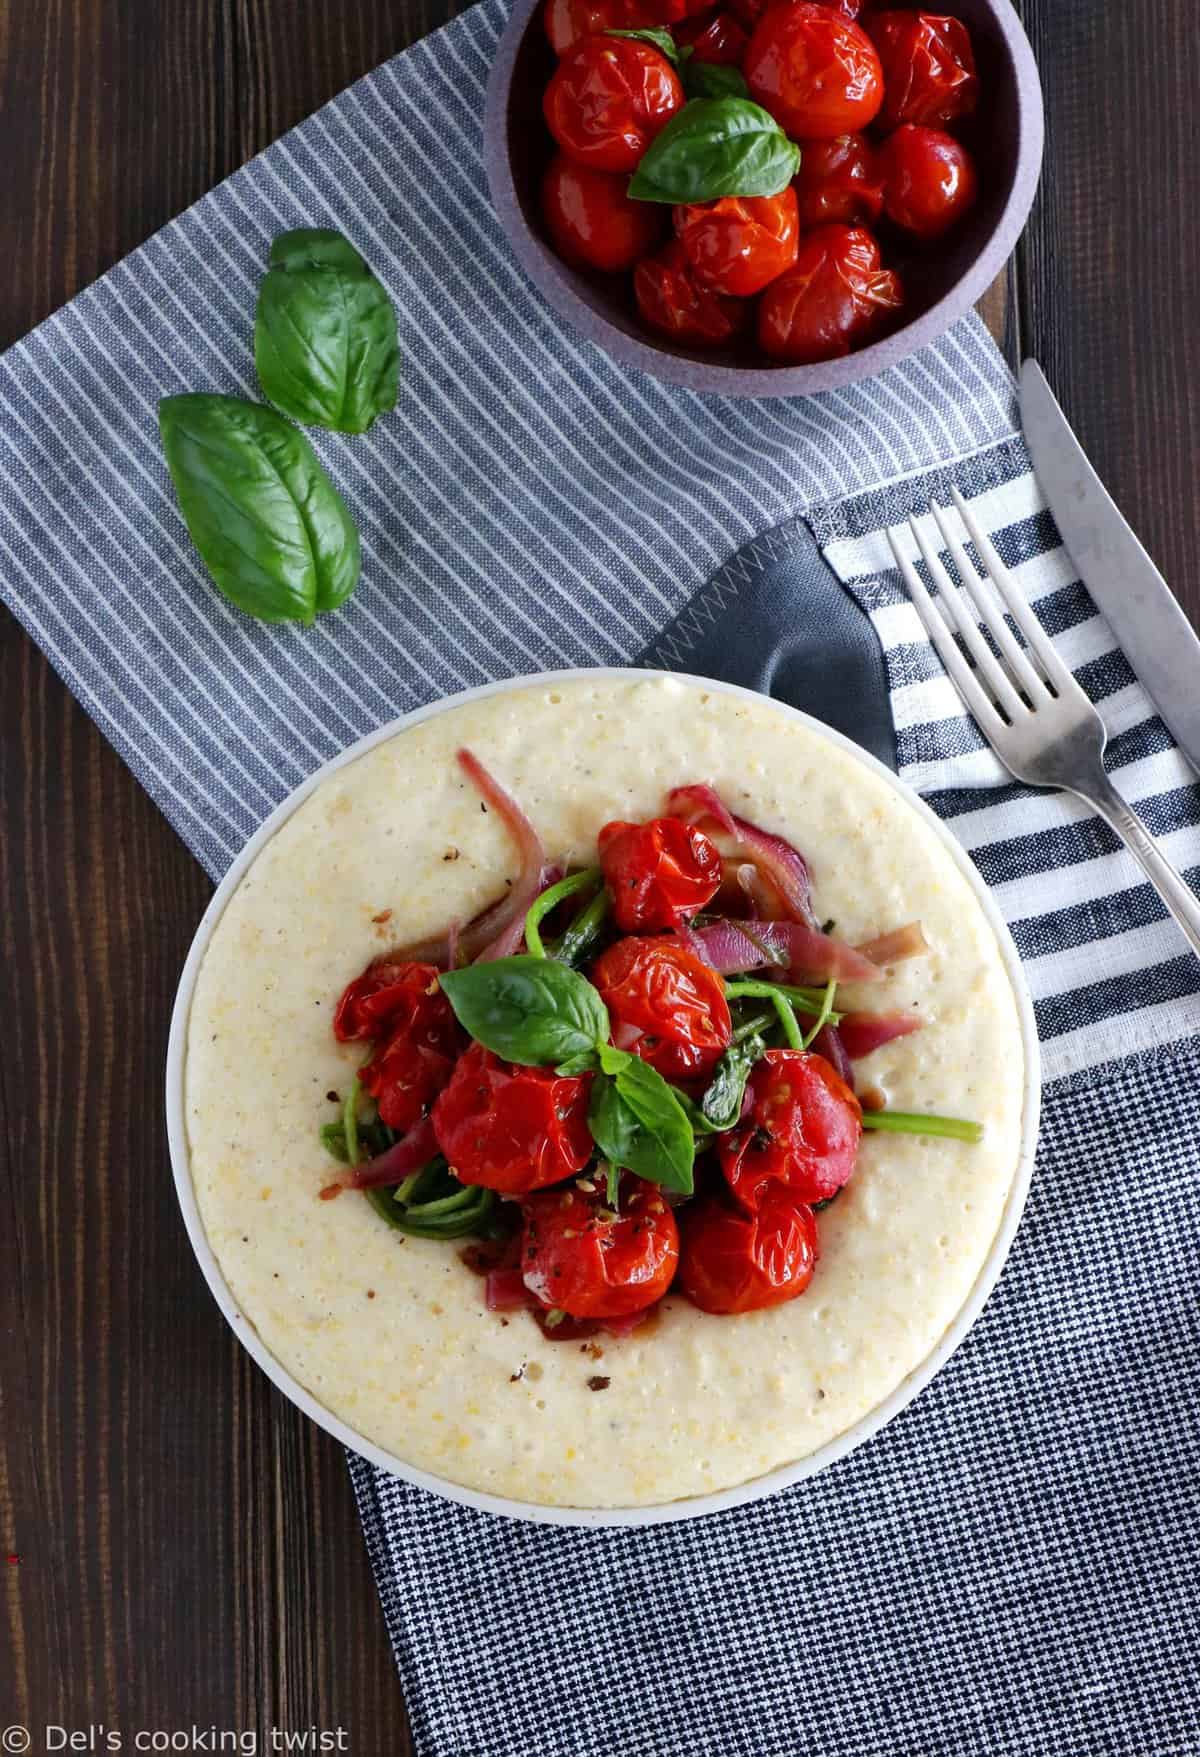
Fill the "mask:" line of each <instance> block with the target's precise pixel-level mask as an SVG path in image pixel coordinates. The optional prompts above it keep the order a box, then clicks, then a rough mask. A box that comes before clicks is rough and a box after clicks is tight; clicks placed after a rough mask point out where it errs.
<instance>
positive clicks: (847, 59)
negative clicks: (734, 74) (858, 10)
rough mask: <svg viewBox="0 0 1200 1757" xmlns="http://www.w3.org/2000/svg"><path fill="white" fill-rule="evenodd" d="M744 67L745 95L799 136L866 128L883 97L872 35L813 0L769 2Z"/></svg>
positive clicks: (810, 137)
mask: <svg viewBox="0 0 1200 1757" xmlns="http://www.w3.org/2000/svg"><path fill="white" fill-rule="evenodd" d="M742 71H743V72H744V73H745V75H746V83H747V85H748V86H749V87H750V96H751V97H752V98H753V99H754V101H755V102H756V103H759V104H761V105H762V106H763V108H764V110H769V111H770V112H771V114H772V116H774V118H775V120H776V121H777V122H778V123H779V125H780V127H781V128H782V129H783V130H784V132H785V133H786V134H790V135H792V136H794V138H795V139H797V140H828V139H830V138H831V137H832V136H834V135H838V134H852V133H854V132H855V130H857V129H860V128H866V127H867V126H868V125H869V124H870V123H871V122H873V121H874V120H875V117H876V116H877V115H878V113H879V107H880V105H881V104H882V102H883V70H882V68H881V67H880V64H879V56H878V55H877V54H876V52H875V46H874V44H873V43H872V41H871V39H870V37H869V36H868V35H867V34H866V32H865V31H864V30H862V29H861V28H860V27H859V26H858V25H857V24H855V23H854V22H853V21H852V20H851V19H848V18H843V17H842V16H841V15H840V14H839V13H836V12H833V11H831V9H830V8H829V7H828V6H819V5H816V4H815V0H780V4H778V5H775V6H769V7H768V8H767V10H766V12H764V14H763V16H762V18H761V19H760V20H759V22H758V24H757V25H756V26H755V29H754V35H753V36H752V37H751V38H750V44H749V47H748V48H747V50H746V56H745V60H744V62H743V64H742Z"/></svg>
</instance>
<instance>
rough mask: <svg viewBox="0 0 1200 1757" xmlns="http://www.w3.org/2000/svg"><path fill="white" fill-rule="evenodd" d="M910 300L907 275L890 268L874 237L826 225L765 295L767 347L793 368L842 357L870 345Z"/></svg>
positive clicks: (762, 330) (762, 324) (761, 325)
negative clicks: (891, 316)
mask: <svg viewBox="0 0 1200 1757" xmlns="http://www.w3.org/2000/svg"><path fill="white" fill-rule="evenodd" d="M903 303H904V291H903V288H902V286H901V283H900V278H899V276H898V275H896V274H895V273H894V272H893V271H892V270H891V269H885V268H884V267H883V264H882V261H881V259H880V255H879V246H878V244H876V242H875V240H874V238H872V236H871V234H870V233H869V232H865V231H863V230H862V229H861V228H859V227H855V226H818V228H817V230H816V231H815V232H810V233H808V235H807V236H806V237H804V238H803V239H801V242H800V251H799V255H798V256H797V258H796V263H795V266H794V267H793V268H790V269H788V271H787V272H786V274H782V275H780V277H779V279H778V280H777V281H772V282H771V284H770V286H769V287H768V288H767V289H766V291H765V292H764V293H763V296H762V298H761V300H760V301H759V306H758V339H759V343H760V345H761V347H762V349H763V351H764V353H767V354H769V355H770V356H771V357H772V359H774V360H785V361H787V362H788V363H789V364H790V365H793V366H807V365H811V364H812V363H813V362H814V361H817V360H834V359H837V358H838V357H839V356H840V355H842V354H848V353H849V352H850V350H851V349H852V348H856V347H861V346H862V344H863V343H864V342H867V341H869V340H870V339H871V336H872V334H873V332H874V331H875V330H876V329H877V328H878V327H879V326H880V325H881V323H882V322H883V321H884V320H885V319H886V317H887V316H888V314H889V313H890V312H894V311H899V310H900V308H901V306H902V305H903Z"/></svg>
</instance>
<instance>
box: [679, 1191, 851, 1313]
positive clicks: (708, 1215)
mask: <svg viewBox="0 0 1200 1757" xmlns="http://www.w3.org/2000/svg"><path fill="white" fill-rule="evenodd" d="M818 1255H819V1247H818V1242H817V1222H816V1216H815V1215H814V1214H813V1211H812V1209H811V1208H809V1207H808V1206H807V1205H806V1204H805V1203H804V1202H801V1201H798V1200H797V1199H796V1197H795V1196H794V1195H792V1193H791V1192H790V1191H789V1190H786V1189H783V1188H782V1187H781V1186H779V1185H775V1186H774V1187H773V1188H771V1189H770V1190H768V1191H767V1192H766V1193H765V1194H764V1196H763V1199H762V1202H761V1203H760V1204H759V1206H758V1208H757V1209H756V1210H755V1211H754V1212H753V1213H751V1214H746V1213H742V1212H741V1211H739V1210H737V1209H734V1208H730V1207H729V1206H728V1205H727V1204H726V1203H724V1202H722V1201H719V1200H715V1199H713V1198H711V1197H709V1198H706V1199H702V1200H701V1201H698V1202H689V1203H688V1205H687V1207H686V1208H685V1209H684V1212H683V1236H682V1239H681V1241H680V1258H679V1276H678V1279H677V1281H676V1283H675V1285H676V1287H677V1288H678V1290H679V1292H680V1293H682V1294H684V1295H686V1297H687V1298H688V1299H690V1300H691V1302H692V1304H693V1305H694V1306H699V1308H700V1310H701V1311H702V1312H711V1313H712V1314H713V1315H714V1316H716V1317H731V1316H733V1315H735V1314H736V1313H739V1312H759V1311H764V1310H765V1309H766V1308H767V1307H768V1306H780V1305H786V1303H787V1302H788V1301H789V1300H793V1299H798V1298H799V1296H800V1295H801V1294H802V1293H803V1292H804V1291H805V1289H806V1288H807V1287H808V1284H809V1282H810V1281H811V1280H812V1278H813V1273H814V1271H815V1269H816V1266H817V1257H818Z"/></svg>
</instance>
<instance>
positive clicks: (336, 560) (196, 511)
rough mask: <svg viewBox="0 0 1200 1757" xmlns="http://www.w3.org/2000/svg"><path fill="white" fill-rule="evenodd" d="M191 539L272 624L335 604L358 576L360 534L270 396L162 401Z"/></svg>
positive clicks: (231, 595) (233, 595)
mask: <svg viewBox="0 0 1200 1757" xmlns="http://www.w3.org/2000/svg"><path fill="white" fill-rule="evenodd" d="M158 424H159V428H160V430H161V432H162V440H163V449H164V451H165V452H166V456H167V467H168V469H169V470H170V472H171V480H172V481H173V482H174V484H175V492H176V494H177V495H178V496H179V508H180V511H181V512H182V513H183V517H184V520H185V522H186V524H187V528H188V532H189V533H190V535H191V539H192V542H193V543H194V544H195V545H196V548H197V549H198V550H199V551H200V558H201V560H202V561H203V562H204V565H205V566H206V567H207V569H208V571H209V573H210V574H211V575H212V577H213V580H214V582H215V583H216V586H217V589H218V590H219V591H220V592H222V593H223V594H224V595H225V597H227V598H228V599H229V600H230V602H231V603H233V604H236V605H237V607H238V609H239V610H244V611H245V612H246V614H247V615H249V616H257V617H258V618H259V619H260V620H261V621H263V622H305V623H309V622H311V621H312V620H313V617H314V616H315V615H316V613H317V611H319V610H336V609H337V607H338V605H339V604H343V603H345V601H346V599H347V598H348V597H349V596H350V594H351V592H352V591H353V590H354V587H355V585H356V584H357V582H358V571H359V547H358V532H357V531H356V530H355V528H354V523H353V520H352V519H351V517H350V514H349V513H348V512H347V510H346V504H345V502H344V501H343V499H342V497H341V495H340V494H339V493H338V491H337V489H336V488H335V487H334V485H333V483H332V482H331V481H330V480H329V477H328V476H327V475H326V473H325V470H324V468H323V467H322V465H321V462H320V459H319V458H318V457H317V454H316V452H315V451H314V450H313V448H312V446H311V445H310V444H309V443H308V440H307V439H306V438H305V437H304V435H303V433H300V432H298V431H297V430H296V428H295V427H293V426H291V424H290V423H289V422H287V421H285V420H284V418H283V416H282V415H277V414H276V412H275V410H274V409H265V408H263V406H262V404H261V403H247V402H243V401H242V400H241V398H239V397H223V396H211V395H206V394H203V393H197V394H192V395H188V396H178V397H164V398H163V400H162V402H160V403H159V405H158Z"/></svg>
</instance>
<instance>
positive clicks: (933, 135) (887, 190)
mask: <svg viewBox="0 0 1200 1757" xmlns="http://www.w3.org/2000/svg"><path fill="white" fill-rule="evenodd" d="M880 163H881V165H882V168H883V175H884V199H885V205H886V208H887V216H888V219H889V220H891V222H892V224H893V225H896V226H902V227H903V228H904V230H905V231H906V232H912V233H913V235H914V236H915V237H917V238H920V239H922V240H925V241H930V240H932V239H935V238H940V237H942V235H943V234H944V233H946V232H948V231H949V230H950V228H951V227H952V226H955V225H957V224H958V222H959V220H961V219H962V218H963V216H964V215H965V214H967V213H969V212H970V210H971V209H972V207H974V205H975V199H976V196H977V195H978V193H979V178H978V176H977V175H976V171H975V161H974V159H973V158H972V157H971V155H970V153H969V152H968V151H967V149H966V147H965V146H960V145H959V143H958V141H957V140H955V139H954V138H953V136H952V135H949V134H943V133H942V131H941V130H940V129H938V128H919V127H918V126H917V125H916V124H915V123H913V122H906V123H904V124H903V125H902V126H901V127H899V128H897V130H896V132H895V133H894V134H891V135H889V136H888V138H887V140H886V141H885V142H884V143H883V150H882V152H881V153H880Z"/></svg>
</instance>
